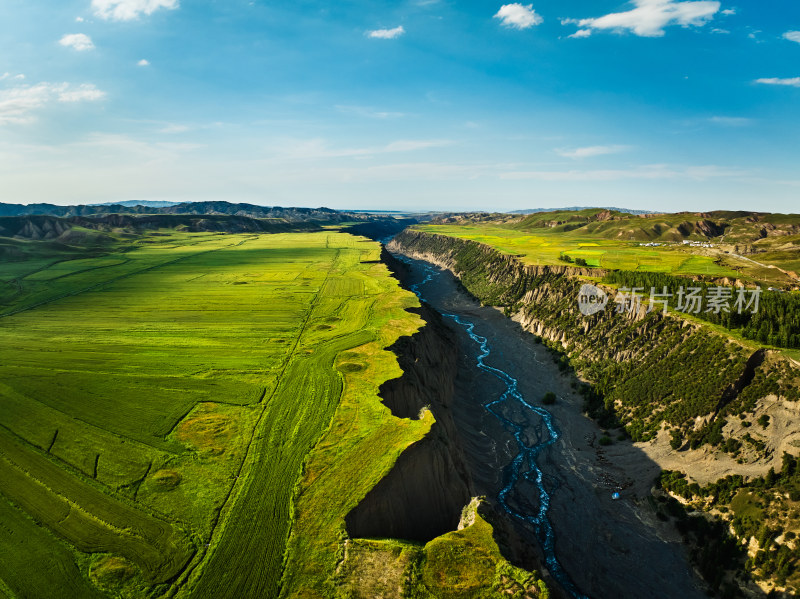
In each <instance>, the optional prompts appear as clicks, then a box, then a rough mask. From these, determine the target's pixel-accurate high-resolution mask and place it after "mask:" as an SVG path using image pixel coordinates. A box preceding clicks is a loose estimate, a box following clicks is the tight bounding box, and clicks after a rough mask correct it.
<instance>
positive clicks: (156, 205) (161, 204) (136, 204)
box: [87, 200, 181, 208]
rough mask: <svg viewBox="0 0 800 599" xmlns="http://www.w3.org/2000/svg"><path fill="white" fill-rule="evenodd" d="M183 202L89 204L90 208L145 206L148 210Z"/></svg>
mask: <svg viewBox="0 0 800 599" xmlns="http://www.w3.org/2000/svg"><path fill="white" fill-rule="evenodd" d="M180 203H181V202H166V201H164V200H125V201H124V202H98V203H97V204H87V205H88V206H125V207H126V208H132V207H134V206H145V207H147V208H166V207H167V206H177V205H178V204H180Z"/></svg>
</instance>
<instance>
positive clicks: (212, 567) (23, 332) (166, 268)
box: [0, 232, 432, 597]
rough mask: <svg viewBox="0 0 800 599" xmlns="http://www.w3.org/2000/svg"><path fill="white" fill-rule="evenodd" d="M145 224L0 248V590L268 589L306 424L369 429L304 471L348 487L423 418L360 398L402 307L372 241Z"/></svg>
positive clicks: (240, 592)
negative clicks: (86, 239)
mask: <svg viewBox="0 0 800 599" xmlns="http://www.w3.org/2000/svg"><path fill="white" fill-rule="evenodd" d="M160 233H161V234H159V235H150V236H148V237H146V238H144V239H140V240H133V241H131V240H125V241H124V242H122V243H120V246H119V248H117V250H116V251H114V250H112V251H111V252H110V253H109V252H105V253H104V254H103V255H97V256H94V257H91V258H85V257H79V258H78V259H66V258H69V257H74V256H70V255H68V254H67V255H65V254H63V253H58V252H51V251H50V250H49V249H48V248H47V247H46V246H40V247H41V248H44V249H37V248H36V246H35V245H34V243H32V244H31V246H29V247H25V248H24V249H25V251H26V252H27V257H28V258H29V259H28V260H21V261H17V262H4V263H3V269H2V277H0V278H2V279H3V281H4V282H5V283H6V285H5V286H4V287H2V289H3V292H2V294H0V345H1V346H2V348H3V360H2V363H0V405H2V409H0V456H1V457H0V549H2V553H3V554H4V555H6V554H9V552H12V553H14V555H15V556H19V558H17V557H15V558H14V559H13V560H11V559H8V560H7V559H6V558H5V557H4V558H3V560H0V562H2V565H0V581H2V582H0V596H3V595H6V596H10V597H44V596H65V597H66V596H69V597H97V596H114V595H116V594H119V593H121V594H122V595H124V596H132V597H136V596H144V595H146V594H154V595H160V594H164V593H167V594H170V595H174V594H175V593H178V594H179V595H180V596H193V597H246V596H264V597H270V596H274V595H275V594H276V593H277V590H278V586H277V585H278V582H279V579H280V575H281V571H282V564H283V559H284V549H285V546H286V541H287V538H288V536H289V532H290V526H291V523H292V522H293V516H292V513H291V510H292V509H293V508H292V500H293V497H294V498H295V499H297V497H296V493H298V491H299V489H300V487H299V486H298V481H299V479H300V477H301V474H302V473H303V464H304V461H305V460H306V456H307V455H308V453H309V451H311V450H312V448H313V447H314V446H315V445H316V443H317V441H318V440H319V439H320V437H321V436H322V435H323V434H326V431H327V434H328V435H330V434H332V433H331V431H336V434H339V433H342V434H344V433H345V431H344V430H343V429H342V427H346V428H347V429H348V430H350V431H351V432H352V434H353V438H354V439H356V438H362V440H363V438H365V437H366V436H368V435H369V434H372V433H374V432H375V431H378V432H379V433H380V434H378V435H376V436H375V437H374V438H372V439H371V441H370V442H369V443H371V445H370V444H369V443H368V445H367V446H360V447H359V448H358V450H359V451H360V452H361V453H358V454H357V455H354V456H353V457H354V462H353V463H352V464H350V465H348V467H347V468H345V470H342V471H341V472H339V473H336V474H335V475H333V474H331V475H330V476H329V478H333V479H335V482H334V483H333V484H332V485H331V486H319V487H318V488H319V489H320V490H321V492H322V496H323V499H321V500H320V501H323V502H330V501H333V500H335V501H336V502H338V501H339V500H340V499H341V501H342V505H352V504H353V502H357V501H358V500H359V499H360V498H361V497H362V496H363V494H365V493H366V491H368V490H369V488H371V486H372V485H373V484H374V483H375V482H376V481H377V480H378V479H379V478H380V476H381V475H382V473H384V472H386V471H387V470H388V469H389V468H390V467H391V464H392V463H393V461H394V459H395V458H396V456H397V455H398V454H399V452H400V451H401V450H402V449H403V448H404V447H405V446H407V445H408V444H409V443H411V442H413V441H415V440H418V439H419V438H420V437H421V436H422V435H424V433H425V432H426V431H427V429H428V427H429V426H430V423H431V421H432V419H431V418H427V419H423V420H421V421H413V422H411V421H404V422H402V423H401V424H400V426H398V424H397V423H398V422H400V421H399V420H398V419H394V418H392V417H391V415H390V413H389V410H388V409H386V408H385V407H383V406H382V405H381V404H380V403H379V400H378V398H377V397H376V393H377V387H378V386H379V385H380V384H381V383H382V382H384V381H385V380H387V379H388V378H392V377H394V376H398V375H399V374H400V372H399V369H398V367H397V365H396V360H395V358H394V356H393V355H392V354H391V353H389V352H387V351H385V350H384V349H383V348H384V347H386V346H387V345H390V344H391V343H392V342H393V341H394V340H395V339H396V338H397V337H398V336H399V335H402V334H410V333H412V332H413V331H414V330H416V329H417V328H418V326H419V325H420V321H419V320H418V318H417V317H416V316H413V315H411V314H409V313H407V312H405V308H407V307H409V306H411V305H414V304H415V303H416V298H415V297H414V296H413V295H412V294H410V293H408V292H405V291H402V290H400V288H399V287H398V286H397V283H396V281H394V279H392V278H391V277H390V276H389V275H388V271H387V270H386V268H385V266H384V265H383V264H381V263H379V262H378V257H379V250H378V246H377V244H375V243H372V242H368V241H367V240H364V239H362V238H358V237H353V236H350V235H346V234H343V233H336V232H322V233H303V234H277V235H261V236H255V235H213V234H194V235H190V234H185V233H175V232H160ZM343 356H344V357H343ZM342 397H344V398H345V399H346V403H347V404H348V406H350V408H348V409H351V408H352V409H355V410H356V411H357V414H355V415H354V420H352V421H351V420H348V421H346V422H341V421H340V420H337V421H336V422H334V423H332V418H333V416H334V413H336V410H337V407H338V406H339V405H340V399H341V398H342ZM351 404H352V405H351ZM340 416H341V414H340ZM362 418H363V419H364V420H363V422H362V421H361V420H360V419H362ZM381 427H383V428H381ZM395 429H396V430H395ZM383 433H386V435H388V437H387V439H389V437H391V439H389V440H388V441H387V440H386V439H384V438H383V437H382V434H383ZM326 443H334V442H333V441H332V440H330V439H329V441H328V442H326ZM334 445H335V443H334ZM320 447H321V451H322V453H321V454H320V455H323V454H324V447H325V444H324V443H323V445H321V446H320ZM365 447H367V449H369V448H372V449H375V450H377V449H380V450H381V451H382V450H384V449H386V448H387V447H391V448H392V452H391V453H389V454H386V455H384V454H381V453H378V454H367V453H364V452H365ZM352 449H353V448H352V447H350V446H347V447H343V448H341V451H342V452H344V453H343V454H341V455H346V453H347V452H348V451H351V450H352ZM335 451H337V452H338V451H339V449H338V448H337V449H335ZM373 456H377V458H379V459H378V460H377V462H378V463H377V466H376V465H375V464H373V463H372V461H371V459H372V458H373ZM340 457H341V456H340ZM336 462H337V464H339V463H341V462H342V460H338V459H337V460H336ZM314 463H316V462H314ZM309 468H311V469H308V468H307V469H306V478H305V479H304V480H305V481H308V474H309V472H312V471H313V466H309ZM348 468H349V469H348ZM351 475H352V476H354V477H355V478H354V480H357V481H358V482H357V483H352V482H348V480H347V479H346V478H345V477H347V476H351ZM320 479H322V477H320ZM305 484H306V485H308V482H306V483H305ZM343 489H346V490H347V492H348V496H347V497H346V498H340V497H338V496H337V493H339V492H340V491H342V490H343ZM315 490H316V487H315ZM315 496H316V495H315ZM320 509H321V508H320ZM324 516H325V518H330V520H331V523H330V527H329V528H330V529H331V530H332V529H334V528H336V527H337V526H342V525H343V524H342V523H341V522H337V523H334V521H335V520H336V519H337V518H339V517H341V518H342V519H343V515H342V514H341V513H340V510H339V505H338V503H337V506H336V509H329V508H326V513H325V514H324ZM295 537H297V535H296V534H295ZM304 539H305V540H306V541H309V542H312V543H315V542H317V541H318V540H319V539H317V537H316V536H315V535H313V534H311V533H309V535H307V536H306V537H304ZM45 556H47V557H46V558H45ZM295 559H300V556H297V555H296V556H295ZM304 561H305V560H304ZM309 561H313V560H309ZM289 563H291V562H289ZM232 564H235V565H236V566H232ZM46 588H58V589H59V591H58V593H60V594H55V593H54V594H51V595H47V594H46V593H44V592H43V591H42V589H46ZM62 591H63V592H62Z"/></svg>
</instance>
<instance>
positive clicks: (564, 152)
mask: <svg viewBox="0 0 800 599" xmlns="http://www.w3.org/2000/svg"><path fill="white" fill-rule="evenodd" d="M627 150H630V146H620V145H614V146H587V147H585V148H574V149H571V150H568V149H564V148H560V149H556V150H555V152H556V154H558V155H559V156H563V157H564V158H573V159H580V158H592V157H593V156H605V155H606V154H619V153H620V152H626V151H627Z"/></svg>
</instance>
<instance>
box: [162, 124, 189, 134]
mask: <svg viewBox="0 0 800 599" xmlns="http://www.w3.org/2000/svg"><path fill="white" fill-rule="evenodd" d="M189 130H191V127H189V126H188V125H181V124H179V123H168V124H167V125H164V126H163V127H161V128H160V129H158V131H157V132H158V133H166V134H169V135H173V134H175V133H186V132H187V131H189Z"/></svg>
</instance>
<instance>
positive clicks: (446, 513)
mask: <svg viewBox="0 0 800 599" xmlns="http://www.w3.org/2000/svg"><path fill="white" fill-rule="evenodd" d="M418 312H419V314H420V316H421V317H422V318H423V319H424V320H425V321H426V325H425V326H424V327H423V328H422V329H420V331H419V332H417V333H416V334H414V335H413V336H412V337H403V338H401V339H400V340H398V341H397V342H396V343H395V344H394V345H393V346H392V347H391V348H390V349H391V350H392V351H394V352H395V353H396V354H397V356H398V361H399V363H400V366H401V367H402V368H403V376H401V377H400V378H398V379H394V380H391V381H388V382H387V383H384V385H383V386H382V387H381V390H380V396H381V398H382V399H383V403H384V404H385V405H386V406H387V407H389V409H391V410H392V413H393V414H394V415H395V416H397V417H400V418H417V417H418V416H419V414H420V411H421V410H423V409H430V410H431V411H432V412H433V415H434V417H435V418H436V423H435V424H434V425H433V427H432V428H431V430H430V432H429V433H428V435H427V436H426V437H425V438H424V439H422V440H421V441H419V442H417V443H415V444H414V445H412V446H411V447H409V448H408V449H406V450H405V451H404V452H403V453H402V454H401V455H400V457H399V458H398V460H397V462H396V463H395V465H394V467H393V468H392V470H391V471H390V472H389V474H388V475H387V476H386V477H384V478H383V479H382V480H381V481H380V482H379V483H378V484H377V485H376V486H375V487H374V488H373V489H372V490H371V491H370V492H369V493H368V494H367V496H366V497H365V498H364V499H363V500H362V502H361V503H360V504H359V505H358V506H357V507H356V508H355V509H354V510H353V511H351V512H350V513H349V514H348V515H347V518H346V525H347V531H348V533H349V534H350V536H352V537H372V538H376V537H391V538H398V539H407V540H413V541H425V542H427V541H430V540H431V539H433V538H434V537H437V536H439V535H441V534H443V533H445V532H448V531H451V530H455V529H456V528H457V526H458V522H459V519H460V517H461V510H462V509H463V508H464V506H465V505H467V504H468V503H469V501H470V498H471V497H472V496H473V495H474V489H473V486H472V482H471V479H470V477H469V474H468V473H467V470H466V468H465V466H464V460H463V456H462V451H461V446H460V443H459V440H458V434H457V432H456V430H455V425H454V423H453V419H452V416H451V413H450V410H451V405H452V402H453V395H454V382H455V379H456V353H455V349H456V346H455V341H454V339H453V337H452V333H450V331H449V330H448V329H446V328H445V327H444V326H443V325H442V323H441V318H440V317H439V316H438V314H436V313H434V312H433V311H431V310H430V309H428V308H427V307H425V306H423V307H422V308H420V309H419V310H418Z"/></svg>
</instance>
